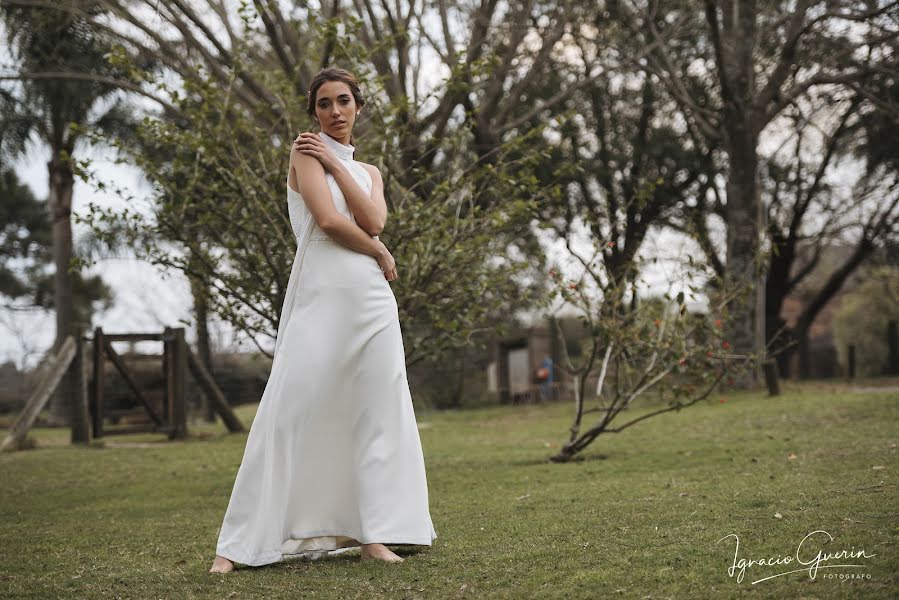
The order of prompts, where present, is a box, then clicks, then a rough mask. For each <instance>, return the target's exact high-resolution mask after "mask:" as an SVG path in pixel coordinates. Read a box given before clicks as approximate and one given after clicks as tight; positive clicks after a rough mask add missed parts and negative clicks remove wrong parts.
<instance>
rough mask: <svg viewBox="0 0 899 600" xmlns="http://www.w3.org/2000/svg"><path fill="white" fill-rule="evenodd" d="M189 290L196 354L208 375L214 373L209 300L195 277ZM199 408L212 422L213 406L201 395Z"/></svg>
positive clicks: (191, 279) (213, 420) (213, 416)
mask: <svg viewBox="0 0 899 600" xmlns="http://www.w3.org/2000/svg"><path fill="white" fill-rule="evenodd" d="M190 291H191V295H192V296H193V301H194V318H195V319H196V323H197V354H198V355H199V356H198V357H199V359H200V362H201V363H202V364H203V366H204V367H205V368H206V371H207V372H208V373H209V374H210V375H214V371H213V368H212V349H211V348H210V344H209V300H208V298H207V297H206V295H207V293H208V290H207V289H206V286H205V285H203V282H202V281H200V280H199V279H197V278H195V277H191V278H190ZM201 398H202V400H201V408H202V412H203V414H204V417H205V419H206V421H208V422H210V423H214V422H215V419H216V412H215V407H214V406H213V404H212V402H210V401H209V399H208V398H206V396H205V394H203V395H201Z"/></svg>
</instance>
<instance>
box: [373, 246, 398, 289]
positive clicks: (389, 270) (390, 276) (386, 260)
mask: <svg viewBox="0 0 899 600" xmlns="http://www.w3.org/2000/svg"><path fill="white" fill-rule="evenodd" d="M378 243H379V244H381V252H380V253H379V254H378V255H377V256H376V257H375V259H376V260H377V261H378V265H379V266H380V267H381V271H383V272H384V278H385V279H386V280H387V281H393V280H394V279H396V278H397V277H399V275H397V272H396V261H395V260H393V255H392V254H390V251H389V250H387V246H385V245H384V243H383V242H382V241H381V240H378Z"/></svg>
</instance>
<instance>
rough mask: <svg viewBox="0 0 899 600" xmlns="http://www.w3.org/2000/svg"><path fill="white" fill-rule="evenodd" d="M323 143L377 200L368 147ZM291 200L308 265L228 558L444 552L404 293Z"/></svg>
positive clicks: (297, 269)
mask: <svg viewBox="0 0 899 600" xmlns="http://www.w3.org/2000/svg"><path fill="white" fill-rule="evenodd" d="M319 137H321V138H322V139H323V140H324V142H325V143H326V144H327V145H328V147H329V148H330V149H331V150H332V151H333V152H334V154H335V155H337V157H338V158H339V159H340V160H341V161H343V162H344V164H345V165H346V167H347V168H348V169H349V171H350V173H352V175H353V178H354V179H355V180H356V181H357V182H358V183H359V185H360V186H361V187H362V188H363V189H365V190H368V191H369V192H371V186H372V182H371V176H370V175H369V173H368V171H366V170H365V168H364V167H362V165H360V164H359V163H357V162H356V161H354V160H353V151H354V147H353V146H347V145H343V144H341V143H340V142H338V141H337V140H335V139H334V138H332V137H330V136H329V135H328V134H326V133H323V132H322V133H320V134H319ZM326 177H327V181H328V187H329V188H330V190H331V196H332V199H333V201H334V206H335V208H336V209H337V210H338V211H339V212H340V213H342V214H343V215H345V216H346V217H348V218H350V219H352V218H353V215H352V213H351V211H350V210H349V208H348V207H347V203H346V199H345V198H344V195H343V192H342V191H341V190H340V188H339V186H338V185H337V183H336V181H335V180H334V178H333V177H332V176H331V174H330V173H327V174H326ZM287 202H288V209H289V212H290V222H291V226H292V227H293V231H294V234H295V235H296V237H297V252H296V257H295V258H294V263H293V268H292V269H291V272H290V279H289V281H288V286H287V294H286V297H285V300H284V305H283V307H282V310H281V319H280V323H279V326H278V335H277V340H276V342H275V352H274V360H273V362H272V370H271V374H270V376H269V379H268V383H267V384H266V387H265V391H264V392H263V394H262V399H261V401H260V403H259V409H258V411H257V413H256V417H255V419H254V420H253V424H252V426H251V428H250V433H249V435H248V437H247V445H246V448H245V450H244V454H243V460H242V462H241V464H240V468H239V469H238V471H237V478H236V480H235V482H234V488H233V489H232V492H231V499H230V501H229V503H228V509H227V511H226V512H225V517H224V521H223V523H222V527H221V529H220V531H219V535H218V542H217V545H216V553H217V554H219V555H220V556H224V557H225V558H228V559H230V560H231V561H233V562H236V563H241V564H245V565H252V566H258V565H264V564H268V563H273V562H277V561H280V560H282V559H283V558H287V557H290V556H298V555H305V556H308V557H310V558H322V557H323V556H325V555H326V554H327V553H328V552H330V551H334V550H338V549H340V548H349V547H352V546H360V545H361V544H369V543H382V544H417V545H425V546H430V545H431V542H432V541H433V540H434V539H435V538H436V537H437V532H436V531H435V530H434V526H433V524H432V522H431V516H430V513H429V509H428V487H427V480H426V477H425V464H424V457H423V455H422V449H421V441H420V439H419V435H418V427H417V425H416V421H415V413H414V411H413V407H412V397H411V394H410V391H409V383H408V380H407V378H406V363H405V354H404V350H403V339H402V335H401V332H400V323H399V318H398V314H397V305H396V299H395V297H394V295H393V291H392V290H391V288H390V284H389V283H388V281H387V280H386V279H385V278H384V273H382V272H381V268H380V267H379V265H378V262H377V260H375V259H374V258H372V257H371V256H368V255H365V254H362V253H359V252H356V251H354V250H351V249H349V248H347V247H345V246H343V245H341V244H340V243H338V242H336V241H334V240H331V239H329V238H328V236H327V235H325V233H324V232H323V231H322V230H321V229H320V228H319V227H318V225H317V224H316V223H315V221H314V219H313V218H312V215H311V213H310V212H309V210H308V209H307V208H306V204H305V202H304V201H303V198H302V196H301V195H300V194H299V193H297V192H296V191H294V190H292V189H291V188H290V186H289V185H288V187H287Z"/></svg>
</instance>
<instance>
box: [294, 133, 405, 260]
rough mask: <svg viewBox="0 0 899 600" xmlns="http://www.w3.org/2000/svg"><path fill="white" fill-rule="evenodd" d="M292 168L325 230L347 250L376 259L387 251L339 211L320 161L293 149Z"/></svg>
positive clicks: (320, 224)
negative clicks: (335, 205)
mask: <svg viewBox="0 0 899 600" xmlns="http://www.w3.org/2000/svg"><path fill="white" fill-rule="evenodd" d="M290 168H291V169H292V170H293V171H294V173H296V178H297V183H298V184H299V188H300V189H299V192H300V194H301V195H302V196H303V200H304V201H305V202H306V206H307V207H308V208H309V212H311V213H312V218H313V219H315V222H316V223H318V226H319V227H320V228H321V229H322V231H324V232H325V233H327V234H328V235H329V236H331V237H332V238H334V239H335V240H336V241H337V242H339V243H341V244H343V245H344V246H346V247H347V248H351V249H353V250H355V251H357V252H362V253H363V254H367V255H369V256H372V257H375V258H378V257H379V256H383V254H384V253H385V252H387V248H386V247H385V246H384V244H383V243H382V242H381V241H380V240H378V239H376V238H374V237H372V236H371V235H369V234H368V233H367V232H366V231H364V230H363V229H362V228H361V227H359V226H358V225H357V224H356V223H353V221H351V220H350V219H348V218H347V217H346V216H344V215H342V214H340V213H339V212H337V209H336V208H335V207H334V199H333V198H332V197H331V190H330V189H329V188H328V182H327V180H326V179H325V169H324V167H323V166H322V164H321V163H320V162H319V161H318V159H317V158H315V157H314V156H309V155H306V154H303V153H302V152H300V151H298V150H295V149H294V150H291V152H290Z"/></svg>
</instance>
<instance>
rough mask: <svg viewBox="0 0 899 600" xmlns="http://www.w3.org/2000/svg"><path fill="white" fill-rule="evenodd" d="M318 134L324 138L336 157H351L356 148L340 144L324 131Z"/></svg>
mask: <svg viewBox="0 0 899 600" xmlns="http://www.w3.org/2000/svg"><path fill="white" fill-rule="evenodd" d="M318 136H319V137H320V138H321V139H322V140H324V142H325V144H326V145H327V146H328V148H330V149H331V150H332V151H333V152H334V154H336V155H337V158H342V159H343V160H352V159H353V152H354V151H355V150H356V147H355V146H350V145H349V144H341V143H340V142H338V141H337V140H335V139H334V138H332V137H331V136H330V135H328V134H327V133H325V132H324V131H320V132H319V134H318Z"/></svg>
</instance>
